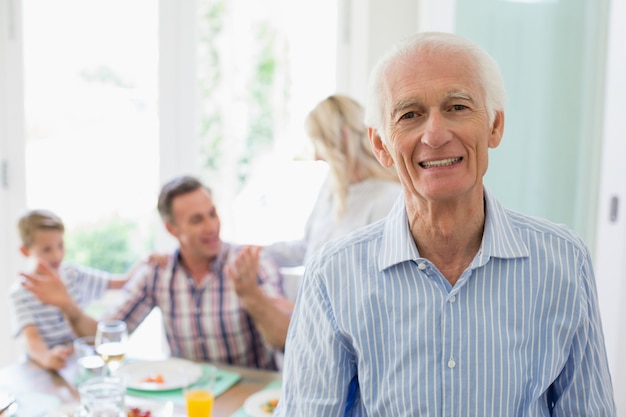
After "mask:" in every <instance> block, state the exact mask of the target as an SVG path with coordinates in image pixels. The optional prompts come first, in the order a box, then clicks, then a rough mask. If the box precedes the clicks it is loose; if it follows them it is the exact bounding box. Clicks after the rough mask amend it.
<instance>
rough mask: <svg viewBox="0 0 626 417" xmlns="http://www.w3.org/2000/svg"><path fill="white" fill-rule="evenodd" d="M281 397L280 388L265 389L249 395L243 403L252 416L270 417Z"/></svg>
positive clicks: (244, 408)
mask: <svg viewBox="0 0 626 417" xmlns="http://www.w3.org/2000/svg"><path fill="white" fill-rule="evenodd" d="M279 399H280V388H276V389H265V390H262V391H259V392H257V393H255V394H252V395H251V396H249V397H248V398H247V399H246V401H245V402H244V403H243V410H244V411H245V412H246V413H247V414H248V415H249V416H250V417H270V416H273V415H274V410H275V409H276V406H277V405H278V400H279Z"/></svg>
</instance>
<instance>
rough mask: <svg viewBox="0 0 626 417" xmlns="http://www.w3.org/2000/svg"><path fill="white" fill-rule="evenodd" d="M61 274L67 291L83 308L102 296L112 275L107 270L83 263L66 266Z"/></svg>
mask: <svg viewBox="0 0 626 417" xmlns="http://www.w3.org/2000/svg"><path fill="white" fill-rule="evenodd" d="M62 274H63V275H65V283H66V285H67V289H68V291H69V292H70V294H72V295H73V297H74V298H75V300H76V302H77V303H78V304H79V305H80V306H81V307H83V308H84V307H86V306H87V305H89V303H91V302H92V301H95V300H98V299H100V298H102V297H103V296H104V294H105V293H106V291H107V289H108V288H109V281H110V280H111V276H112V275H111V274H110V273H109V272H105V271H101V270H98V269H94V268H90V267H87V266H83V265H71V266H67V267H65V268H64V269H63V271H62Z"/></svg>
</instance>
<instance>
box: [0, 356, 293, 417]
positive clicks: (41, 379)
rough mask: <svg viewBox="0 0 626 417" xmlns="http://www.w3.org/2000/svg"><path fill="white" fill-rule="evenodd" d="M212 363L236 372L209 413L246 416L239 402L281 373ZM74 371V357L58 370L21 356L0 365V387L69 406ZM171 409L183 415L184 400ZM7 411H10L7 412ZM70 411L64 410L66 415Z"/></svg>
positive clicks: (73, 398) (75, 396) (75, 398)
mask: <svg viewBox="0 0 626 417" xmlns="http://www.w3.org/2000/svg"><path fill="white" fill-rule="evenodd" d="M212 365H215V366H216V367H217V369H218V371H219V370H221V371H224V372H225V373H228V374H237V375H238V376H240V378H237V380H236V382H234V383H233V385H232V386H230V387H229V388H228V389H227V390H225V391H224V392H222V393H220V394H219V395H218V396H217V397H216V398H215V402H214V404H213V414H212V417H239V416H246V414H245V412H243V411H242V406H243V404H244V401H245V400H246V399H247V398H249V397H250V396H251V395H253V394H255V393H257V392H260V391H262V390H264V389H267V388H268V387H272V388H276V387H280V383H281V373H280V372H279V371H267V370H259V369H252V368H245V367H239V366H232V365H224V364H217V363H213V364H212ZM76 372H77V366H76V363H75V361H72V360H70V361H69V362H68V364H67V366H66V367H65V368H64V369H62V370H60V371H49V370H46V369H44V368H42V367H41V366H39V365H38V364H37V363H35V362H33V361H32V360H29V359H23V360H19V361H17V362H15V363H12V364H9V365H7V366H4V367H1V368H0V387H2V388H4V389H7V388H8V389H10V390H12V391H13V392H16V393H18V392H22V393H24V392H27V393H34V394H33V399H34V400H35V398H36V395H35V394H38V395H42V396H44V395H45V396H48V397H56V398H57V399H58V403H59V405H60V406H65V407H66V408H65V409H66V410H67V409H71V407H72V406H73V405H75V406H78V405H79V401H80V398H79V393H78V389H77V385H76V383H75V381H76ZM133 395H134V394H133V393H132V392H130V390H129V392H127V394H126V396H127V398H128V399H129V400H131V401H129V403H131V404H132V403H133V401H132V400H133ZM153 401H156V400H153ZM172 410H173V416H174V417H177V416H185V415H186V410H185V406H184V403H176V404H174V405H173V408H172ZM47 411H48V412H47V413H46V412H44V413H42V414H41V417H44V416H46V415H54V416H55V417H59V416H60V415H62V414H59V413H50V410H47ZM8 414H9V415H11V414H10V413H8ZM63 414H65V413H63ZM70 414H71V413H67V415H68V416H70ZM2 417H4V416H2ZM15 417H20V413H19V410H18V411H17V412H15ZM70 417H71V416H70ZM154 417H158V416H154Z"/></svg>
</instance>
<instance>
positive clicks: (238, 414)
mask: <svg viewBox="0 0 626 417" xmlns="http://www.w3.org/2000/svg"><path fill="white" fill-rule="evenodd" d="M281 385H282V382H281V381H274V382H270V383H269V384H267V385H266V386H265V388H263V389H264V390H266V389H274V388H280V387H281ZM230 417H250V415H249V414H248V413H246V411H245V410H244V409H243V407H241V408H240V409H239V410H237V411H235V413H234V414H233V415H231V416H230Z"/></svg>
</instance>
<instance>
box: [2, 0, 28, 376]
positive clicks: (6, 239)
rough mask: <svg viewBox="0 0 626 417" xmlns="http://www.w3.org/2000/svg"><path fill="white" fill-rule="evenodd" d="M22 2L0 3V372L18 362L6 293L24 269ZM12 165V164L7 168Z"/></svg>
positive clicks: (5, 0) (6, 0)
mask: <svg viewBox="0 0 626 417" xmlns="http://www.w3.org/2000/svg"><path fill="white" fill-rule="evenodd" d="M20 16H21V2H20V0H0V297H2V298H0V300H3V301H1V302H0V317H1V318H0V346H1V347H2V355H0V366H2V365H5V364H7V363H10V362H12V361H14V360H15V358H16V357H17V345H16V343H15V342H14V340H13V338H12V337H11V336H10V334H11V329H10V321H9V309H8V303H7V302H5V301H4V300H6V299H7V297H8V293H7V292H8V289H9V286H10V285H11V283H12V282H13V281H14V280H15V279H17V273H18V270H19V269H20V268H22V267H23V265H22V264H20V257H19V256H17V253H18V248H19V240H18V237H17V231H16V227H15V222H16V220H17V217H18V215H19V213H20V212H21V211H22V209H23V208H24V207H25V204H26V193H25V190H24V185H25V183H24V142H23V137H24V135H23V129H24V123H23V120H24V112H23V105H22V102H23V101H22V48H21V36H22V30H21V19H20ZM9 161H10V164H9Z"/></svg>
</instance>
